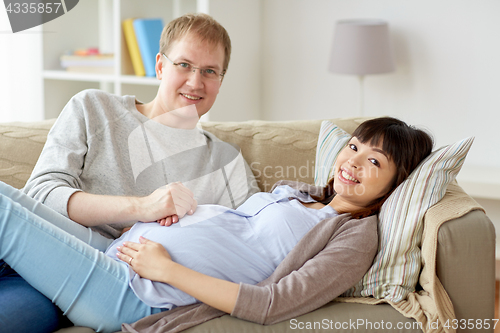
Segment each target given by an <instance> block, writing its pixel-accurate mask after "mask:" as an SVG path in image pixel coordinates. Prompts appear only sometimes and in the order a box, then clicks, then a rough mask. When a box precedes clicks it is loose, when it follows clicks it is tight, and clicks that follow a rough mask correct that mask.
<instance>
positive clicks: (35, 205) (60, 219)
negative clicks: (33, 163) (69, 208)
mask: <svg viewBox="0 0 500 333" xmlns="http://www.w3.org/2000/svg"><path fill="white" fill-rule="evenodd" d="M0 194H2V195H4V196H6V197H8V198H11V199H12V200H13V201H15V202H17V203H19V204H20V205H21V206H23V207H25V208H26V209H28V210H29V211H31V212H32V213H34V214H36V215H38V216H40V217H41V218H43V219H44V220H46V221H48V222H50V223H52V224H54V225H55V226H57V227H58V228H60V229H62V230H64V231H66V232H68V233H70V234H72V235H74V236H76V237H77V238H78V239H80V240H82V241H84V242H85V243H87V244H89V245H90V246H92V247H94V248H96V249H98V250H100V251H103V252H104V251H106V249H107V247H108V246H109V245H110V244H111V243H112V242H113V240H112V239H109V238H106V237H104V236H102V235H101V234H99V233H98V232H96V231H93V230H92V229H90V228H87V227H84V226H83V225H81V224H78V223H76V222H75V221H72V220H70V219H68V218H67V217H66V216H63V215H61V214H59V213H58V212H56V211H55V210H53V209H51V208H49V207H47V206H45V205H44V204H42V203H41V202H39V201H37V200H35V199H33V198H31V197H29V196H27V195H26V194H24V193H23V192H21V191H19V190H18V189H16V188H14V187H12V186H10V185H7V184H5V183H4V182H0Z"/></svg>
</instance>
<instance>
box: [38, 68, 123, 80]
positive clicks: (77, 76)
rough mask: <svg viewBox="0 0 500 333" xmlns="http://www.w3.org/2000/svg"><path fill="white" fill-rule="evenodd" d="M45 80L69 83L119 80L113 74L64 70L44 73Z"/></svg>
mask: <svg viewBox="0 0 500 333" xmlns="http://www.w3.org/2000/svg"><path fill="white" fill-rule="evenodd" d="M43 78H44V79H52V80H67V81H85V82H100V81H104V82H114V81H115V80H116V78H117V76H116V75H112V74H95V73H75V72H71V73H69V72H66V71H62V70H46V71H43Z"/></svg>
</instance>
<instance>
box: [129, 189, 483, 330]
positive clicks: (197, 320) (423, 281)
mask: <svg viewBox="0 0 500 333" xmlns="http://www.w3.org/2000/svg"><path fill="white" fill-rule="evenodd" d="M277 184H280V183H277ZM275 186H276V185H275ZM299 189H301V190H303V191H305V192H309V193H311V192H312V193H318V191H319V188H317V187H314V186H310V185H306V184H303V183H302V184H301V183H299ZM447 194H448V195H447V196H445V197H444V198H443V199H442V200H441V201H440V208H439V210H435V209H433V208H434V207H431V208H430V209H429V210H428V211H427V213H426V215H425V217H424V219H425V220H424V234H423V238H422V261H423V262H422V273H421V275H420V280H419V282H420V285H421V287H422V289H423V290H422V291H419V292H414V293H411V294H410V295H409V296H408V298H407V299H406V300H403V301H401V302H398V303H393V302H388V303H389V304H390V305H391V306H392V307H394V308H395V309H396V310H397V311H399V312H400V313H401V314H403V315H404V316H406V317H408V318H414V319H415V320H417V321H418V322H420V323H422V327H423V330H424V332H426V333H427V332H429V333H437V332H454V330H453V329H452V328H444V327H443V326H442V323H445V322H446V321H447V320H448V319H454V318H455V313H454V311H453V305H452V303H451V301H450V299H449V297H448V295H447V293H446V291H445V290H444V288H443V286H442V285H441V283H440V281H439V279H438V277H437V276H436V251H437V238H438V230H439V227H440V226H441V225H442V224H443V223H445V222H448V221H451V220H453V219H456V218H459V217H461V216H463V215H465V214H467V213H468V212H470V211H473V210H478V209H482V208H481V206H479V205H478V204H477V203H476V202H475V201H474V200H473V199H472V198H471V197H470V196H468V195H467V194H466V193H465V192H463V191H461V190H460V189H459V188H458V187H457V186H456V183H455V182H453V183H451V184H450V185H449V186H448V189H447ZM322 225H324V224H322ZM317 231H320V230H319V229H318V228H314V229H313V230H311V231H310V233H309V234H308V235H306V236H307V237H311V236H314V237H318V236H320V235H313V233H314V232H317ZM303 243H304V242H302V241H301V242H299V244H297V246H296V248H294V250H296V249H297V250H299V245H306V244H303ZM300 250H302V249H300ZM296 252H297V251H292V252H291V253H290V254H289V256H287V257H286V258H285V261H283V263H282V264H281V265H280V266H278V268H277V270H276V272H275V273H274V274H273V275H272V276H271V277H270V278H269V279H267V280H266V281H263V282H262V283H260V284H259V285H262V284H264V285H265V284H266V282H267V281H268V280H270V279H272V278H273V277H275V276H276V275H277V272H278V271H279V270H280V268H282V266H285V265H287V264H288V262H289V261H291V260H290V257H291V256H292V255H294V254H295V253H296ZM292 261H294V260H292ZM248 288H250V289H251V288H252V286H245V287H243V288H241V290H247V289H248ZM347 288H348V287H347ZM347 288H345V289H347ZM250 294H251V293H250ZM243 298H246V297H242V295H239V296H238V301H240V300H243ZM332 299H333V298H332ZM245 301H246V299H245ZM253 301H254V300H253V299H252V302H253ZM336 301H339V302H355V303H366V304H379V303H385V302H386V301H385V300H379V299H374V298H368V297H366V298H361V297H346V298H344V297H338V298H336ZM252 302H248V303H246V304H245V305H246V307H244V306H243V302H239V303H237V308H235V311H233V313H232V314H231V315H233V316H237V317H240V318H244V319H247V318H245V317H249V318H248V319H247V320H252V319H254V320H253V321H255V322H261V320H258V317H259V316H256V317H255V318H252V316H251V315H250V316H245V315H244V312H246V311H249V310H248V305H249V304H252ZM259 304H260V303H259ZM259 306H261V305H259ZM316 307H319V306H316ZM314 309H315V307H312V308H309V309H308V310H307V311H306V312H309V311H312V310H314ZM251 312H254V311H251ZM223 314H224V313H223V312H221V311H219V310H216V309H214V308H211V307H209V306H207V305H205V304H194V305H190V306H186V307H182V308H177V309H174V310H172V311H168V312H163V313H160V314H157V315H153V316H149V317H146V318H144V319H141V320H139V321H138V322H136V323H134V324H132V325H127V324H124V325H123V327H122V330H123V331H124V332H145V333H147V332H178V331H182V330H185V329H187V328H189V327H192V326H194V325H197V324H201V323H203V322H205V321H208V320H210V319H213V318H217V317H220V316H222V315H223ZM286 319H288V318H282V320H286ZM437 319H439V323H440V325H439V327H437V328H434V327H429V325H428V323H430V322H436V320H437ZM266 323H267V324H269V323H270V322H266Z"/></svg>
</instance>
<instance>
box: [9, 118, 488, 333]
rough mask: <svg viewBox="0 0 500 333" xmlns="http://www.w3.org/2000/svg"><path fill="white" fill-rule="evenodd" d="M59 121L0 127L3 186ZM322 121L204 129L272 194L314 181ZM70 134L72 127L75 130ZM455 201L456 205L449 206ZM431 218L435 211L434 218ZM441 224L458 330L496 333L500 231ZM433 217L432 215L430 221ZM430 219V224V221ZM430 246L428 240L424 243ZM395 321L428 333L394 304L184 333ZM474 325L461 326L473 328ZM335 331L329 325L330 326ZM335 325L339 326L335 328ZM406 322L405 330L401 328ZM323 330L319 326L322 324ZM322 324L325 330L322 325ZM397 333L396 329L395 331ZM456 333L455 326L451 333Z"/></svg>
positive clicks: (443, 269) (224, 320) (23, 173)
mask: <svg viewBox="0 0 500 333" xmlns="http://www.w3.org/2000/svg"><path fill="white" fill-rule="evenodd" d="M362 120H363V119H361V118H345V119H335V120H332V121H333V122H335V124H337V125H338V126H339V127H341V128H343V129H344V130H346V131H347V132H352V131H353V130H354V129H355V128H356V127H357V125H358V124H359V123H360V122H361V121H362ZM53 122H54V120H53V119H52V120H45V121H39V122H16V123H4V124H0V180H1V181H3V182H5V183H8V184H10V185H12V186H14V187H17V188H21V187H23V185H24V184H25V182H26V180H27V179H28V177H29V175H30V173H31V171H32V169H33V166H34V164H35V163H36V161H37V158H38V155H39V153H40V151H41V149H42V147H43V144H44V142H45V139H46V136H47V133H48V131H49V129H50V127H51V126H52V124H53ZM320 125H321V120H308V121H287V122H269V121H247V122H205V123H202V126H203V128H204V129H206V130H208V131H210V132H212V133H214V134H215V135H216V136H218V137H219V138H220V139H222V140H224V141H227V142H230V143H233V144H235V145H237V146H239V147H240V148H241V150H242V153H243V155H244V157H245V159H246V160H247V162H248V163H249V165H250V167H251V169H252V171H253V172H254V175H255V176H256V178H257V181H258V183H259V186H260V188H261V190H263V191H267V190H269V189H270V188H271V186H272V185H273V184H274V183H275V182H276V181H277V180H279V179H291V180H300V181H304V182H307V183H314V161H315V149H316V144H317V140H318V133H319V129H320ZM68 130H71V129H68ZM455 197H461V198H465V200H469V201H470V202H471V203H472V204H475V202H474V201H473V199H472V198H470V197H469V196H468V195H466V194H465V193H464V191H463V190H462V189H461V188H460V186H459V184H457V183H456V182H454V183H453V186H451V185H450V186H449V188H448V190H447V192H446V195H445V197H444V198H443V199H442V201H443V202H446V204H442V202H441V201H440V202H438V203H437V204H436V205H435V206H433V207H432V210H433V212H434V213H435V212H436V211H440V210H450V209H453V204H452V203H453V199H454V198H455ZM450 203H451V204H450ZM428 213H429V212H428ZM456 215H457V216H456V218H453V219H451V220H449V221H448V222H446V223H444V224H442V226H441V227H440V228H439V230H438V239H437V249H436V251H437V252H436V266H435V270H436V274H437V277H438V280H439V282H440V283H441V284H442V285H443V287H444V290H446V293H447V295H448V296H449V298H450V300H451V303H452V304H453V311H454V314H455V316H456V318H457V320H458V321H457V322H458V323H459V325H456V326H457V327H456V328H457V330H456V331H457V332H465V331H467V332H473V331H476V330H477V331H481V332H493V328H492V327H490V329H484V325H483V326H482V327H481V328H479V325H477V324H476V322H481V323H485V320H490V321H491V319H492V318H493V317H494V303H495V231H494V227H493V224H492V223H491V221H490V220H489V219H488V217H487V216H486V215H485V213H484V211H483V210H481V209H473V210H471V211H469V212H467V213H465V214H456ZM426 216H427V215H426ZM424 221H425V218H424ZM424 242H425V239H424ZM360 320H363V321H364V323H365V324H366V323H368V322H371V323H381V322H385V323H388V322H391V323H393V325H391V326H392V328H393V329H395V328H396V327H401V329H398V330H395V331H399V332H421V329H420V328H419V326H418V325H416V324H415V323H416V322H415V320H414V319H412V318H406V317H405V316H403V315H402V314H401V313H400V312H399V311H397V310H396V309H395V307H393V306H391V305H390V304H387V303H385V304H377V305H371V304H361V303H345V302H339V301H338V300H334V301H332V302H330V303H329V304H326V305H325V306H323V307H321V308H319V309H317V310H315V311H313V312H310V313H307V314H305V315H303V316H300V317H297V318H294V319H293V320H290V321H284V322H281V323H278V324H274V325H269V326H262V325H259V324H255V323H251V322H247V321H244V320H240V319H237V318H234V317H231V316H229V315H225V316H222V317H220V318H217V319H213V320H210V321H208V322H205V323H203V324H201V325H198V326H195V327H192V328H189V329H187V330H185V332H189V333H195V332H297V331H298V332H300V331H307V332H323V331H339V332H352V331H362V332H372V331H373V332H375V331H376V332H381V331H384V329H382V328H381V326H380V324H379V325H371V326H370V325H358V326H353V325H347V324H346V323H351V324H352V323H353V322H356V323H358V324H361V322H360ZM470 320H473V321H474V324H473V325H469V326H468V327H467V325H460V323H461V322H462V323H470ZM326 322H328V323H330V326H328V327H327V326H325V323H326ZM332 323H339V325H337V326H335V325H333V324H332ZM398 323H399V324H398ZM316 324H317V325H316ZM322 324H323V325H322ZM391 331H392V330H391ZM447 331H449V332H454V331H455V330H454V329H453V327H450V329H447ZM86 332H87V333H91V332H94V331H93V330H92V329H89V328H85V327H67V328H63V329H60V330H59V331H58V333H86Z"/></svg>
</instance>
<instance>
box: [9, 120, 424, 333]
mask: <svg viewBox="0 0 500 333" xmlns="http://www.w3.org/2000/svg"><path fill="white" fill-rule="evenodd" d="M408 147H412V150H411V151H410V150H409V149H408ZM431 149H432V140H431V138H430V137H429V136H428V135H427V134H425V133H424V132H422V131H420V130H416V129H414V128H411V127H409V126H407V125H406V124H405V123H403V122H401V121H399V120H396V119H393V118H378V119H374V120H371V121H367V122H365V123H363V124H362V125H360V127H359V128H358V129H357V130H356V131H355V132H354V134H353V137H352V139H351V141H350V142H349V144H348V145H347V147H346V148H345V149H344V150H343V151H342V152H341V153H340V154H339V157H338V159H337V161H336V165H335V175H336V176H335V178H334V179H333V180H332V181H331V182H330V183H329V185H328V186H327V187H326V188H325V191H324V192H323V193H322V196H323V198H322V199H324V200H322V201H323V202H319V201H315V200H313V199H314V198H313V197H312V196H310V195H309V194H305V193H301V192H300V187H304V184H302V185H300V184H299V185H300V186H299V190H297V189H293V188H292V187H290V186H278V187H276V188H275V190H274V191H273V193H269V194H257V195H254V196H252V197H251V198H250V199H249V200H248V201H247V202H246V203H245V204H243V205H242V206H241V207H240V208H239V209H237V210H229V209H221V208H220V207H219V206H215V208H214V207H212V206H200V207H199V208H198V210H197V212H196V213H195V214H193V215H192V216H191V217H188V218H186V219H185V221H186V222H184V221H183V220H182V219H181V222H180V223H181V224H180V225H178V226H176V227H174V228H172V227H169V228H161V229H158V228H157V227H155V226H154V224H151V223H149V224H136V225H135V226H134V227H133V228H132V230H130V231H129V232H128V233H127V234H126V235H124V236H123V237H124V239H131V240H134V239H135V238H139V237H140V236H142V235H146V236H148V237H150V238H151V237H152V236H153V237H157V236H159V237H158V240H159V241H161V242H164V243H167V244H165V245H166V246H167V248H168V251H169V252H171V253H172V257H173V258H174V261H172V260H171V259H170V255H169V253H168V252H167V250H165V248H164V247H163V246H162V245H160V244H158V243H155V242H153V241H151V240H146V239H141V244H138V243H131V242H127V243H125V245H124V246H120V248H119V250H120V251H119V253H118V256H119V259H121V260H122V261H115V260H112V259H110V258H109V257H107V256H106V255H105V254H103V253H102V252H99V251H98V250H95V249H94V248H92V247H91V246H88V245H87V244H85V241H88V242H90V241H93V240H88V239H86V240H85V239H84V237H85V235H83V236H82V238H81V239H84V241H80V240H77V239H75V238H74V237H72V236H71V235H70V234H69V233H67V232H65V231H63V230H61V229H59V228H57V227H56V226H54V225H53V224H52V223H50V222H47V221H46V219H51V218H52V216H51V215H52V211H50V210H49V209H47V208H46V207H43V206H40V205H36V204H35V203H33V202H32V201H31V200H28V199H29V198H26V197H24V196H22V195H21V194H20V193H19V192H16V191H15V190H10V191H9V189H8V188H4V187H6V186H5V185H4V186H2V188H1V190H2V191H1V193H2V194H4V195H2V196H0V212H1V214H0V257H2V258H4V260H5V261H6V262H7V263H9V265H11V266H12V267H13V268H14V269H15V270H16V271H17V272H18V273H19V274H20V275H21V276H23V277H24V278H25V279H26V280H27V281H28V282H29V283H30V284H32V285H33V286H34V287H35V288H36V289H38V290H39V291H41V292H42V293H43V294H44V295H46V296H47V297H49V298H50V299H52V300H53V301H54V302H55V303H56V304H57V305H58V306H59V307H60V308H61V309H63V311H65V313H66V314H67V316H68V318H69V319H70V320H72V321H73V322H74V323H75V324H77V325H82V326H90V327H92V328H94V329H96V330H98V331H114V330H117V329H119V327H120V324H121V323H122V322H125V323H130V322H133V321H136V320H138V319H140V318H143V317H145V316H147V315H149V314H153V313H160V312H162V311H165V310H168V309H171V308H173V307H174V306H177V305H186V304H191V303H194V302H196V300H199V301H201V302H203V303H206V304H208V305H210V306H213V307H214V308H217V309H220V310H222V311H224V312H227V313H231V314H233V315H236V316H238V317H242V318H245V319H246V318H251V319H254V318H255V320H254V321H257V322H265V323H270V322H273V321H276V320H284V319H286V317H287V316H288V317H289V316H294V315H296V314H297V313H305V312H308V311H311V310H313V309H314V308H316V307H317V302H316V301H315V302H309V300H310V299H311V297H314V298H317V299H321V302H327V301H329V300H331V299H333V298H334V297H336V296H338V295H339V294H341V293H342V292H344V291H345V290H346V289H348V288H349V287H351V286H352V285H353V284H354V283H356V282H357V281H358V280H359V279H360V278H361V277H362V276H363V274H364V273H365V272H366V270H367V269H368V268H369V266H370V264H371V262H372V260H373V257H374V255H375V252H376V248H377V235H376V215H375V214H376V213H377V212H378V209H379V208H380V206H381V205H382V203H383V201H384V200H385V199H386V198H387V197H388V195H389V194H390V192H391V191H392V190H393V189H394V188H395V187H396V186H397V185H399V183H400V182H401V181H402V180H404V179H405V178H406V177H407V176H408V175H409V173H410V172H411V171H412V170H413V169H414V168H415V167H416V166H417V165H418V163H419V162H420V161H421V160H422V159H423V158H425V157H426V156H427V155H428V154H429V153H430V151H431ZM7 192H8V193H7ZM334 193H335V194H334ZM332 196H333V197H332ZM327 197H328V198H327ZM315 198H316V199H318V200H320V199H321V198H320V196H315ZM21 204H22V205H24V206H25V207H21ZM204 213H209V214H211V215H210V217H209V218H208V219H205V220H203V221H200V222H197V219H198V218H199V215H201V214H204ZM61 218H62V217H61ZM50 221H51V222H54V221H52V220H50ZM195 222H197V223H195ZM183 223H184V226H183V225H182V224H183ZM56 224H57V222H56ZM186 225H187V226H186ZM322 228H329V230H331V233H323V234H321V235H320V236H321V237H326V239H327V240H328V241H327V245H326V246H323V245H321V244H320V243H319V242H318V246H319V248H318V250H317V255H314V257H313V256H311V257H309V258H302V259H301V261H300V260H299V262H305V264H301V265H299V266H298V267H287V268H286V269H291V271H293V273H291V274H289V276H287V277H286V278H284V279H283V280H286V281H293V280H294V279H295V280H297V281H296V282H295V283H296V284H298V285H300V288H297V287H295V289H294V288H291V289H287V288H284V289H280V286H279V285H278V286H277V287H276V289H275V290H273V292H272V293H268V297H267V298H268V300H270V303H272V307H271V308H270V309H269V308H265V309H263V311H265V312H266V314H265V315H262V314H260V313H257V314H254V313H245V311H246V310H245V309H244V307H242V306H238V304H242V303H245V304H250V303H252V301H253V300H254V301H255V303H259V302H262V299H263V298H261V297H257V298H255V299H253V298H252V295H259V293H260V292H261V289H262V290H267V289H268V288H275V287H273V286H271V287H267V286H266V287H262V286H254V285H253V284H255V283H257V282H259V281H260V280H264V279H265V278H267V276H269V275H270V274H272V273H273V271H274V270H275V269H276V268H277V270H276V271H279V270H283V265H280V263H281V261H283V260H284V262H287V263H288V262H289V260H288V261H287V259H288V257H287V254H288V252H290V253H293V254H294V255H296V252H297V251H295V252H294V250H292V249H293V248H294V246H295V245H296V244H298V245H300V246H303V245H304V243H307V244H308V246H313V247H314V246H315V245H316V243H315V241H314V238H311V237H310V235H311V234H314V233H316V234H317V233H318V232H317V231H318V230H323V229H322ZM160 232H161V234H160ZM197 232H200V233H204V234H206V233H209V234H210V235H211V236H212V237H204V240H206V239H208V238H210V239H212V238H215V237H217V236H219V238H215V239H213V242H205V243H202V245H203V247H200V246H196V245H199V244H196V243H195V241H192V239H193V237H194V236H193V233H197ZM72 233H73V234H76V235H80V234H82V233H80V232H79V231H78V230H72ZM183 234H185V235H187V236H186V237H184V236H183ZM270 236H272V237H270ZM221 237H222V238H221ZM174 241H176V242H177V243H175V244H174V243H173V242H174ZM191 242H193V243H195V244H192V243H191ZM172 244H173V246H172ZM221 244H223V245H224V246H223V247H222V246H221ZM115 246H116V245H112V246H110V248H108V251H107V253H108V254H109V255H114V253H115V250H114V247H115ZM199 257H200V258H199ZM285 257H286V258H285ZM176 258H177V259H176ZM210 258H211V259H212V261H211V262H207V261H208V259H210ZM196 259H198V260H196ZM309 259H310V260H309ZM175 260H180V262H175ZM325 260H327V261H326V263H327V264H326V265H325V264H324V263H325ZM239 261H241V263H240V262H239ZM125 263H126V264H125ZM127 264H129V265H130V267H131V268H132V269H133V270H136V272H137V273H138V274H139V275H140V276H141V277H139V276H137V275H134V274H130V271H129V268H128V267H127ZM183 265H186V266H183ZM188 265H191V266H194V267H191V268H193V269H194V270H193V269H190V268H189V267H187V266H188ZM243 266H244V267H247V268H248V267H250V268H251V269H248V270H247V271H245V272H243V274H241V272H240V268H241V267H243ZM196 270H199V271H200V272H197V271H196ZM325 272H327V273H328V274H325ZM204 273H207V274H208V275H206V274H204ZM273 274H274V273H273ZM325 275H327V276H325ZM306 276H308V277H306ZM318 279H319V280H318ZM148 280H150V281H148ZM226 280H229V281H226ZM327 280H328V281H327ZM152 281H155V282H152ZM165 283H167V284H168V285H166V284H165ZM310 286H316V292H317V294H316V295H308V297H305V298H304V297H302V295H299V294H300V293H301V290H308V288H310ZM325 286H327V287H329V289H328V290H324V289H325V288H326V287H325ZM172 287H175V288H178V289H174V288H172ZM330 287H331V288H330ZM294 290H295V291H294ZM290 291H292V292H290ZM103 295H105V296H106V297H103ZM325 297H326V298H325ZM290 298H292V299H294V302H288V299H290ZM248 309H249V310H248V311H249V312H252V311H253V309H255V307H254V306H253V305H251V306H248ZM165 313H166V312H165Z"/></svg>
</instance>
